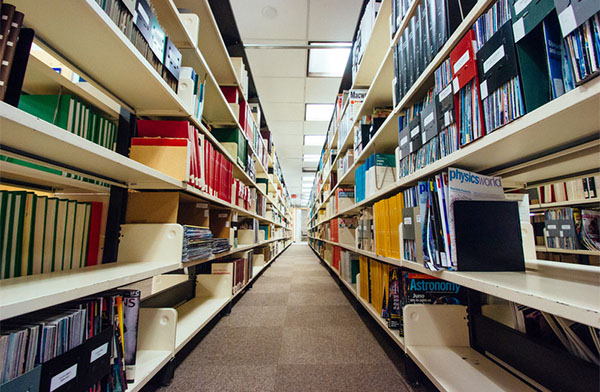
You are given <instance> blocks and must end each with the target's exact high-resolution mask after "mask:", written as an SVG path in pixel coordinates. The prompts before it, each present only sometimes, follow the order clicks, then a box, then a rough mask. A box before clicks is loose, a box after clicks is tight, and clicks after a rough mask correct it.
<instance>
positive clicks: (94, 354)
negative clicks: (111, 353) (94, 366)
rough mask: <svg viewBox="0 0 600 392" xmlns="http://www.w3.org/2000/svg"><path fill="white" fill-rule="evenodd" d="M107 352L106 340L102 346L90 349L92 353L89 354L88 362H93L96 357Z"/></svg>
mask: <svg viewBox="0 0 600 392" xmlns="http://www.w3.org/2000/svg"><path fill="white" fill-rule="evenodd" d="M107 352H108V342H106V343H104V344H103V345H102V346H100V347H98V348H96V349H94V350H92V353H91V354H90V363H92V362H94V361H95V360H97V359H98V358H101V357H102V356H103V355H104V354H106V353H107Z"/></svg>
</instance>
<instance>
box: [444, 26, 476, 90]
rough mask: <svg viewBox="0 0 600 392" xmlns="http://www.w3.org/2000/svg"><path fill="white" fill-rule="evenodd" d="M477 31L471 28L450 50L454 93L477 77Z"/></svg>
mask: <svg viewBox="0 0 600 392" xmlns="http://www.w3.org/2000/svg"><path fill="white" fill-rule="evenodd" d="M474 41H475V32H474V31H473V30H472V29H471V30H469V31H468V32H467V33H466V34H465V36H464V37H463V38H462V39H461V40H460V41H459V42H458V44H456V47H455V48H454V49H452V52H450V63H451V65H452V74H453V75H454V79H452V88H453V89H454V94H456V93H458V91H459V90H460V89H461V88H463V87H464V86H466V85H467V83H469V82H470V81H471V80H473V79H475V78H477V62H476V61H475V50H474V48H473V47H474V43H473V42H474Z"/></svg>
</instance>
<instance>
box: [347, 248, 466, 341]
mask: <svg viewBox="0 0 600 392" xmlns="http://www.w3.org/2000/svg"><path fill="white" fill-rule="evenodd" d="M358 259H359V271H360V279H359V281H360V282H359V285H360V290H359V295H360V296H361V298H363V299H364V300H365V301H367V302H368V303H370V304H371V305H372V306H373V307H374V308H375V310H376V311H377V313H378V314H379V315H380V316H381V317H382V318H385V319H386V320H387V322H388V327H389V328H392V329H398V330H399V332H400V336H404V329H403V321H402V309H403V307H404V306H405V305H410V304H431V305H466V290H465V289H464V288H462V287H461V286H460V285H458V284H456V283H451V282H446V281H444V280H441V279H438V278H436V277H434V276H430V275H424V274H418V273H414V272H410V271H406V270H403V269H402V268H400V267H396V266H393V265H389V264H386V263H383V262H380V261H378V260H374V259H371V258H369V257H366V256H359V257H358Z"/></svg>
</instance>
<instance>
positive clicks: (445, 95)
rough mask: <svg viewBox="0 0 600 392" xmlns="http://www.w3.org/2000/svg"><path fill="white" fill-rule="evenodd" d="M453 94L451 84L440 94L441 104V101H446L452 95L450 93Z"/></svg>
mask: <svg viewBox="0 0 600 392" xmlns="http://www.w3.org/2000/svg"><path fill="white" fill-rule="evenodd" d="M451 92H452V85H451V84H449V85H447V86H446V88H445V89H443V90H442V91H441V92H440V102H441V101H443V100H444V99H446V97H447V96H448V95H450V93H451Z"/></svg>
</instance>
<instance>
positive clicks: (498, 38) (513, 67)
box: [477, 23, 519, 100]
mask: <svg viewBox="0 0 600 392" xmlns="http://www.w3.org/2000/svg"><path fill="white" fill-rule="evenodd" d="M477 67H478V71H479V80H480V91H481V99H482V100H483V99H485V98H487V96H488V93H492V92H494V91H496V90H497V89H499V88H500V87H502V86H503V85H504V84H506V83H508V82H509V81H510V80H511V79H512V78H514V77H515V76H518V75H519V68H518V65H517V53H516V51H515V44H514V41H513V32H512V26H511V24H510V23H505V24H504V26H502V27H501V28H500V29H499V30H498V31H497V32H496V33H495V34H494V35H493V36H492V37H491V38H490V39H489V40H488V41H487V42H486V43H485V44H483V46H482V47H481V49H479V52H478V53H477Z"/></svg>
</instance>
